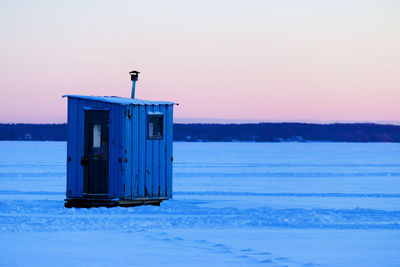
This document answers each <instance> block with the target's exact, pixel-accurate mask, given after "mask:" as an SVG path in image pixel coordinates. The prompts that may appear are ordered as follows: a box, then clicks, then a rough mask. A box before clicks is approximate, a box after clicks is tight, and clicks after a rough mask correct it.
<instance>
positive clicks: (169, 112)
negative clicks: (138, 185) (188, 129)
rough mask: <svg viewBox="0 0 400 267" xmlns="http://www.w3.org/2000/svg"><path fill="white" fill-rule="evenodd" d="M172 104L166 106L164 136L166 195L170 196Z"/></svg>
mask: <svg viewBox="0 0 400 267" xmlns="http://www.w3.org/2000/svg"><path fill="white" fill-rule="evenodd" d="M173 108H174V106H173V105H168V106H167V116H166V117H167V129H166V130H167V132H166V136H165V138H166V139H165V140H166V149H167V159H166V163H167V168H166V171H167V189H166V191H167V196H168V197H171V198H172V155H173V154H172V152H173V151H172V142H173V135H172V132H173Z"/></svg>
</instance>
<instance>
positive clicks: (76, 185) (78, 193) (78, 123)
mask: <svg viewBox="0 0 400 267" xmlns="http://www.w3.org/2000/svg"><path fill="white" fill-rule="evenodd" d="M105 108H107V109H109V111H110V114H109V116H110V117H109V120H110V135H109V175H110V180H109V194H110V196H112V197H116V196H119V195H120V192H121V191H120V189H119V184H120V180H121V164H120V163H119V162H118V158H119V157H120V156H121V151H122V149H121V148H122V135H121V130H120V127H121V126H122V119H123V117H122V112H121V109H122V106H120V105H116V104H110V103H104V102H100V101H90V100H85V99H77V98H69V99H68V145H67V157H71V161H70V162H68V165H67V177H68V178H67V197H83V167H82V166H81V165H80V159H81V157H83V156H84V128H85V124H84V123H85V121H84V118H85V109H105ZM111 177H112V178H111Z"/></svg>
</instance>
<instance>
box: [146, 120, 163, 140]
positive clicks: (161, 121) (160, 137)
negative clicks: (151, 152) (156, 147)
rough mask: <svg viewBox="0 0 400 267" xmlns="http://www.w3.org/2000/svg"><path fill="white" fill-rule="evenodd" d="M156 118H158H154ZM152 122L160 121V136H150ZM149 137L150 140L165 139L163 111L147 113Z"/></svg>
mask: <svg viewBox="0 0 400 267" xmlns="http://www.w3.org/2000/svg"><path fill="white" fill-rule="evenodd" d="M153 118H155V119H156V120H154V119H153ZM150 123H153V124H154V123H159V124H161V125H159V129H160V136H157V135H154V131H153V135H151V136H150ZM154 128H155V127H154V125H153V129H154ZM146 129H147V139H148V140H162V139H164V114H163V113H147V127H146Z"/></svg>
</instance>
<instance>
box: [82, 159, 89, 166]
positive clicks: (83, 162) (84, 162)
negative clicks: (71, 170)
mask: <svg viewBox="0 0 400 267" xmlns="http://www.w3.org/2000/svg"><path fill="white" fill-rule="evenodd" d="M81 165H82V166H89V158H87V157H82V158H81Z"/></svg>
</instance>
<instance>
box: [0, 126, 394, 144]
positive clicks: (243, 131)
mask: <svg viewBox="0 0 400 267" xmlns="http://www.w3.org/2000/svg"><path fill="white" fill-rule="evenodd" d="M66 139H67V125H66V124H0V140H35V141H45V140H48V141H65V140H66ZM174 140H176V141H189V142H199V141H211V142H235V141H251V142H307V141H331V142H400V126H397V125H382V124H370V123H353V124H347V123H335V124H311V123H251V124H180V123H178V124H174Z"/></svg>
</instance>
